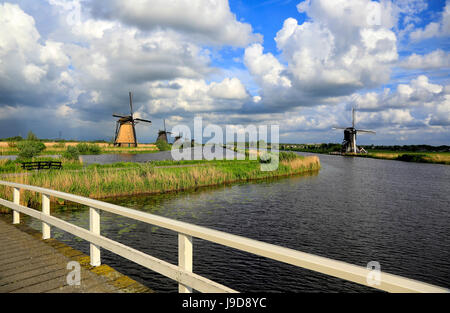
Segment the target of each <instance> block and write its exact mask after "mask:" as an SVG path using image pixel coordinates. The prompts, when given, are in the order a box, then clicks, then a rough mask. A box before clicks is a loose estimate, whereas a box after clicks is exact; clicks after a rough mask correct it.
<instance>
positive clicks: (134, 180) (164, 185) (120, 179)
mask: <svg viewBox="0 0 450 313" xmlns="http://www.w3.org/2000/svg"><path fill="white" fill-rule="evenodd" d="M183 164H197V165H199V166H190V167H164V168H158V167H156V166H155V165H153V164H149V163H144V164H142V163H131V164H127V163H122V164H114V165H107V166H98V165H95V166H91V167H88V169H87V170H83V171H67V170H48V171H45V172H44V171H41V172H34V173H32V174H31V175H21V176H11V177H6V178H3V180H9V181H14V182H18V183H22V184H27V185H33V186H41V187H44V188H50V189H54V190H59V191H63V192H68V193H72V194H76V195H80V196H86V197H91V198H107V197H117V196H129V195H136V194H151V193H164V192H172V191H181V190H188V189H195V188H198V187H203V186H213V185H223V184H228V183H233V182H245V181H251V180H257V179H268V178H273V177H280V176H286V175H296V174H305V173H310V172H311V171H317V170H319V169H320V161H319V159H318V158H317V157H315V156H312V157H305V158H295V159H292V160H283V161H281V162H280V163H279V167H278V169H277V170H275V171H261V164H260V163H259V162H258V160H216V161H178V162H174V161H160V162H159V164H158V165H159V166H164V165H183ZM204 164H208V166H203V165H204ZM200 165H201V166H200ZM116 167H125V168H126V169H125V170H117V168H116ZM11 194H12V191H11V188H9V187H4V186H0V197H2V198H4V199H11ZM53 200H54V199H53ZM21 201H23V203H27V204H29V203H31V204H33V203H34V204H37V203H39V202H40V198H39V196H38V195H36V194H35V193H32V192H27V191H23V192H22V195H21Z"/></svg>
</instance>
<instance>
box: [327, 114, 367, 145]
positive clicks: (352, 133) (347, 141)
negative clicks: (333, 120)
mask: <svg viewBox="0 0 450 313" xmlns="http://www.w3.org/2000/svg"><path fill="white" fill-rule="evenodd" d="M333 129H343V130H344V140H343V141H342V152H344V153H366V151H365V150H364V149H363V148H361V149H359V148H358V147H357V146H356V134H357V133H370V134H375V132H374V131H372V130H363V129H356V128H355V108H352V127H333Z"/></svg>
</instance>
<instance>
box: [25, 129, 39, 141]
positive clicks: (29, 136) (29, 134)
mask: <svg viewBox="0 0 450 313" xmlns="http://www.w3.org/2000/svg"><path fill="white" fill-rule="evenodd" d="M27 140H30V141H37V140H39V138H38V137H37V136H36V135H35V134H33V132H32V131H31V130H30V131H29V132H28V136H27Z"/></svg>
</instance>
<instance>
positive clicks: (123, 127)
mask: <svg viewBox="0 0 450 313" xmlns="http://www.w3.org/2000/svg"><path fill="white" fill-rule="evenodd" d="M129 95H130V115H125V116H124V115H118V114H113V116H114V117H118V118H119V119H118V120H117V122H116V133H115V137H114V146H118V147H137V140H136V129H135V127H134V126H135V125H136V124H137V123H138V122H146V123H150V124H151V123H152V122H151V121H149V120H144V119H141V118H134V117H133V99H132V96H131V92H129Z"/></svg>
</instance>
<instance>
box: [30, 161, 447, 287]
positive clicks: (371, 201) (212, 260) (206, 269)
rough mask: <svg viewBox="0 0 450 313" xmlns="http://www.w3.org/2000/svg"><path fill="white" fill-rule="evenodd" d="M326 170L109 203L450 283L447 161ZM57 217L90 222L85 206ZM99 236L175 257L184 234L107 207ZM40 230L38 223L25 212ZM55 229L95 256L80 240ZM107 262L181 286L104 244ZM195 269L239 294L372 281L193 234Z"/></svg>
mask: <svg viewBox="0 0 450 313" xmlns="http://www.w3.org/2000/svg"><path fill="white" fill-rule="evenodd" d="M319 157H320V160H321V163H322V169H321V171H320V173H319V174H317V175H312V176H306V177H291V178H283V179H279V180H271V181H264V182H258V183H251V184H235V185H231V186H226V187H220V188H212V189H211V188H209V189H200V190H198V191H195V192H183V193H172V194H168V195H158V196H146V197H133V198H125V199H114V200H108V202H113V203H116V204H120V205H123V206H127V207H131V208H134V209H137V210H142V211H146V212H149V213H153V214H158V215H162V216H167V217H171V218H174V219H177V220H182V221H186V222H190V223H195V224H197V225H202V226H207V227H210V228H213V229H217V230H222V231H226V232H230V233H232V234H237V235H242V236H246V237H249V238H253V239H257V240H261V241H265V242H269V243H272V244H278V245H281V246H285V247H289V248H293V249H297V250H300V251H304V252H309V253H313V254H316V255H320V256H325V257H329V258H333V259H336V260H341V261H345V262H349V263H353V264H357V265H360V266H366V264H367V263H368V262H369V261H378V262H379V263H380V264H381V270H382V271H386V272H389V273H393V274H398V275H403V276H406V277H409V278H413V279H418V280H421V281H424V282H428V283H432V284H436V285H440V286H443V287H447V288H449V287H450V236H449V232H448V230H449V228H450V205H449V204H450V192H449V191H450V166H445V165H436V164H420V163H406V162H398V161H389V160H376V159H364V158H350V157H340V156H328V155H320V156H319ZM52 214H54V215H56V216H59V217H61V218H63V219H65V220H67V221H70V222H73V223H74V224H77V225H80V226H83V227H86V228H87V227H88V224H89V222H88V218H89V211H88V209H86V208H76V209H74V210H71V208H67V209H65V210H60V209H59V210H57V211H56V212H53V213H52ZM101 214H102V215H101V229H102V235H104V236H106V237H109V238H111V239H114V240H117V241H119V242H122V243H125V244H127V245H130V246H132V247H134V248H136V249H139V250H141V251H144V252H146V253H149V254H151V255H153V256H156V257H159V258H162V259H164V260H166V261H169V262H171V263H173V264H176V263H177V235H176V234H175V233H173V232H171V231H167V230H164V229H161V228H157V227H154V226H151V225H147V224H144V223H140V222H136V221H133V220H130V219H127V218H123V217H119V216H116V215H112V214H110V213H107V212H102V213H101ZM27 220H28V223H29V224H30V225H32V226H33V227H35V228H38V229H39V228H40V223H39V222H36V221H34V220H32V219H31V218H29V219H27ZM52 232H53V233H52V234H53V235H54V236H55V237H56V238H58V239H59V240H61V241H65V242H68V244H70V245H72V246H74V247H75V248H77V249H80V250H82V251H83V252H85V253H87V254H88V253H89V245H88V244H87V243H86V242H84V241H82V240H81V239H79V238H75V237H73V236H71V235H68V234H66V233H64V232H61V231H58V230H57V229H52ZM102 261H103V262H104V263H106V264H108V265H111V266H112V267H114V268H116V269H117V270H119V271H121V272H123V273H124V274H126V275H129V276H130V277H132V278H134V279H136V280H138V281H140V282H142V283H144V284H145V285H147V286H148V287H150V288H152V289H154V290H156V291H159V292H177V285H176V284H175V283H174V282H173V281H171V280H170V279H167V278H165V277H163V276H161V275H159V274H156V273H154V272H152V271H150V270H147V269H145V268H143V267H141V266H139V265H136V264H134V263H132V262H129V261H127V260H125V259H122V258H121V257H119V256H116V255H113V254H111V253H109V252H108V251H105V250H102ZM194 271H195V272H196V273H198V274H200V275H204V276H206V277H207V278H209V279H212V280H214V281H217V282H219V283H222V284H224V285H226V286H229V287H231V288H233V289H236V290H238V291H241V292H245V291H248V292H251V291H267V292H308V291H322V292H361V291H363V292H367V291H369V292H370V291H373V289H370V288H368V287H363V286H359V285H356V284H353V283H349V282H346V281H342V280H340V279H335V278H330V277H327V276H325V275H322V274H317V273H314V272H311V271H308V270H304V269H299V268H296V267H294V266H291V265H286V264H282V263H279V262H275V261H271V260H267V259H265V258H262V257H255V256H253V255H251V254H248V253H244V252H240V251H237V250H234V249H231V248H226V247H222V246H219V245H216V244H212V243H209V242H205V241H203V240H201V239H197V238H195V239H194Z"/></svg>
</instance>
